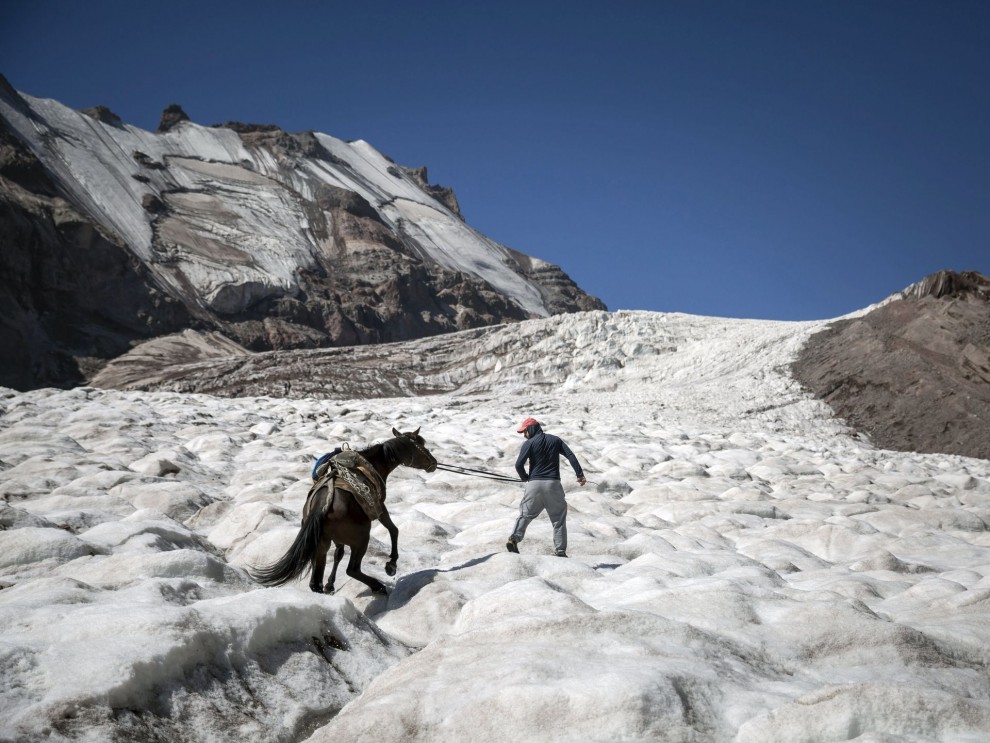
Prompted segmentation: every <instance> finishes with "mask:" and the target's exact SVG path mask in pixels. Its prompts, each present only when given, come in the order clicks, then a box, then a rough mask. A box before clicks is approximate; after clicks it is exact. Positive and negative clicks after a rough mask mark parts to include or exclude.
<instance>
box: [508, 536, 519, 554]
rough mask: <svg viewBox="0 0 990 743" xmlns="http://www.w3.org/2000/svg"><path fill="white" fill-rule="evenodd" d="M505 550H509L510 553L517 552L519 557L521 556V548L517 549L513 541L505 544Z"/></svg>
mask: <svg viewBox="0 0 990 743" xmlns="http://www.w3.org/2000/svg"><path fill="white" fill-rule="evenodd" d="M505 548H506V549H507V550H509V552H515V553H516V554H517V555H518V554H519V548H518V547H516V543H515V542H514V541H513V540H511V539H510V540H509V541H508V542H506V543H505Z"/></svg>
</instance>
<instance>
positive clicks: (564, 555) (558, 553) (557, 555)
mask: <svg viewBox="0 0 990 743" xmlns="http://www.w3.org/2000/svg"><path fill="white" fill-rule="evenodd" d="M554 555H555V556H556V557H567V553H566V552H554Z"/></svg>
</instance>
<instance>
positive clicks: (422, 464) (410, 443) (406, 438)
mask: <svg viewBox="0 0 990 743" xmlns="http://www.w3.org/2000/svg"><path fill="white" fill-rule="evenodd" d="M392 435H393V436H395V438H394V439H393V441H394V442H395V445H396V448H397V449H398V450H399V452H400V456H401V457H402V464H404V465H405V466H406V467H413V468H415V469H418V470H426V471H427V472H433V471H434V470H435V469H436V468H437V459H436V457H434V456H433V455H432V454H430V452H429V450H428V449H427V448H426V441H425V440H424V439H423V437H422V436H420V435H419V429H418V428H417V429H416V430H415V431H398V430H396V429H395V428H393V429H392Z"/></svg>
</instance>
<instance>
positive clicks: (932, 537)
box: [0, 313, 990, 742]
mask: <svg viewBox="0 0 990 743" xmlns="http://www.w3.org/2000/svg"><path fill="white" fill-rule="evenodd" d="M817 327H818V326H817V325H816V324H814V323H793V324H788V323H765V322H751V321H734V320H721V319H718V318H701V317H692V316H686V315H654V314H650V313H615V314H606V313H586V314H579V315H575V316H567V317H557V318H550V319H546V320H535V321H531V322H527V323H521V324H518V325H514V326H511V327H507V328H503V329H500V330H499V331H498V333H495V334H479V335H477V336H471V337H475V338H476V339H477V340H475V341H473V342H474V343H476V346H474V347H473V348H471V349H469V351H470V352H471V353H472V354H474V356H475V358H477V360H478V362H477V365H476V366H475V367H474V371H473V372H469V371H467V370H466V368H458V369H457V370H456V372H451V373H456V375H458V377H457V381H458V384H459V385H460V391H459V392H457V393H456V394H450V395H437V396H433V397H423V398H395V399H378V400H369V401H358V400H320V401H317V400H282V399H268V398H257V399H218V398H212V397H208V396H199V395H186V396H184V395H179V394H166V393H153V394H152V393H120V392H111V391H101V390H93V389H77V390H71V391H58V390H37V391H34V392H28V393H15V392H12V391H9V390H8V391H5V392H3V393H2V395H0V407H2V411H3V412H2V417H0V490H2V494H3V503H2V504H0V527H2V530H0V586H4V587H3V589H2V590H0V679H2V681H0V738H7V739H18V740H40V739H53V740H64V739H72V740H94V741H95V740H108V739H127V740H147V739H155V738H156V737H157V739H169V740H173V739H186V740H216V741H227V740H230V741H233V740H238V741H240V740H245V739H256V740H302V739H311V740H314V741H341V740H363V739H371V738H374V739H380V740H430V741H441V740H443V741H446V740H472V741H496V740H498V741H502V740H506V739H518V740H554V741H557V740H565V741H586V740H601V741H616V740H622V741H636V740H674V741H678V740H680V741H733V740H736V741H787V742H790V741H829V740H852V739H856V740H861V741H903V740H908V741H978V740H986V739H987V738H988V737H990V674H988V673H987V666H988V663H990V651H988V648H990V622H988V618H990V531H988V528H987V525H988V523H990V463H988V462H986V461H983V460H975V459H965V458H961V457H955V456H941V455H921V454H911V453H899V452H890V451H882V450H878V449H875V448H873V447H872V446H871V445H870V444H869V442H867V441H865V440H863V439H861V438H859V437H856V436H852V435H850V434H849V432H848V431H847V430H846V429H845V428H844V426H843V425H842V422H841V421H836V420H834V419H833V418H831V417H830V416H829V414H828V410H827V409H826V408H824V407H823V406H821V405H820V404H819V403H816V402H815V401H813V400H811V399H809V398H808V397H807V396H805V395H804V394H803V393H802V392H801V391H800V389H799V388H797V386H796V385H795V384H794V382H793V380H791V379H790V378H789V376H788V372H787V363H788V361H789V359H791V358H792V357H793V355H794V353H795V352H796V350H797V348H799V346H800V344H801V343H802V342H803V340H804V339H805V338H806V337H807V335H808V334H809V333H811V332H814V330H815V329H816V328H817ZM465 342H467V341H465ZM527 348H528V351H527V350H526V349H527ZM471 373H473V374H474V375H475V378H474V380H473V381H472V380H471V379H470V374H471ZM528 415H534V416H535V417H537V418H539V419H540V420H542V421H544V422H545V425H546V427H547V429H548V430H549V431H551V432H553V433H557V434H559V435H561V436H563V437H564V438H565V440H567V441H568V443H569V444H570V445H571V447H572V448H573V449H574V451H575V452H576V454H577V456H578V457H579V459H580V460H581V461H582V463H583V464H584V466H585V469H586V472H587V474H588V477H589V479H590V480H591V481H592V482H591V483H589V484H588V485H587V486H586V487H584V488H581V487H579V486H578V485H577V484H576V483H575V482H574V479H573V477H572V476H570V475H569V474H568V475H565V479H564V486H565V490H566V492H567V497H568V502H569V516H568V528H569V536H570V544H569V547H568V552H569V554H570V558H569V559H561V558H557V557H555V556H553V554H552V539H551V529H550V524H549V521H548V520H547V519H546V518H544V517H541V518H539V519H537V520H536V521H534V522H533V524H532V526H531V527H530V529H529V531H528V532H527V535H526V539H525V540H524V541H523V542H522V543H521V545H520V549H521V552H522V554H520V555H513V554H509V553H507V552H506V551H505V547H504V543H505V539H506V537H507V535H508V533H509V531H510V529H511V527H512V524H513V521H514V519H515V516H516V513H517V507H518V502H519V498H520V495H521V486H518V485H511V484H504V483H497V482H490V481H485V480H475V479H470V478H466V477H463V476H458V475H455V474H452V473H445V472H436V473H433V474H426V473H423V472H420V471H413V470H408V469H404V468H400V469H399V470H397V471H396V472H395V473H393V475H392V476H391V477H390V478H389V482H388V503H389V508H390V511H391V513H392V516H393V519H394V520H395V522H396V524H397V525H398V527H399V529H400V560H399V573H398V575H397V576H396V577H395V578H393V579H388V578H387V577H386V576H385V573H384V570H383V563H384V561H385V559H386V556H387V552H388V537H387V534H386V532H385V530H384V528H382V527H381V526H380V525H375V527H374V528H373V530H372V544H371V547H370V549H369V554H368V556H367V557H366V559H365V569H366V570H367V571H368V572H370V573H371V574H373V575H374V576H375V577H377V578H379V579H382V580H384V581H385V582H386V583H387V584H388V586H389V588H390V594H389V596H388V597H387V598H382V597H377V596H372V595H371V594H370V593H369V592H368V591H367V589H366V588H365V586H364V585H363V584H360V583H357V582H355V581H353V580H351V579H349V578H347V577H346V576H344V575H343V574H342V573H341V575H339V576H338V579H337V588H338V591H337V594H336V595H334V596H321V595H316V594H313V593H310V592H309V591H308V589H307V587H306V579H305V578H303V579H301V580H300V581H299V582H298V583H295V584H291V585H289V586H286V587H284V588H280V589H259V588H257V587H256V586H255V585H254V584H253V583H252V582H251V580H250V578H249V576H248V575H247V573H246V572H245V566H248V565H252V564H258V563H261V562H268V561H271V560H272V559H274V558H275V557H277V556H279V555H280V554H281V553H282V551H284V550H285V549H286V548H287V547H288V545H289V543H290V542H291V541H292V539H293V537H294V536H295V533H296V530H297V525H298V519H299V511H300V509H301V507H302V503H303V500H304V498H305V495H306V491H307V481H308V478H309V473H310V467H311V465H312V462H313V460H314V458H315V457H316V456H318V455H319V454H321V453H323V452H324V451H327V450H329V449H330V448H332V447H333V446H334V445H336V444H338V443H340V442H341V441H349V442H350V443H351V444H352V446H362V445H366V444H369V443H371V442H372V441H373V440H380V439H382V438H384V437H387V436H388V435H389V432H390V431H391V428H392V426H396V427H398V428H400V429H402V430H406V429H409V428H415V427H420V426H421V427H422V433H423V434H424V435H425V436H426V439H427V442H428V445H429V446H430V448H431V450H432V451H433V452H434V453H435V454H436V456H437V457H438V459H440V461H443V462H450V463H455V464H459V465H463V466H467V467H473V468H483V469H490V470H495V471H498V472H502V473H507V474H511V473H512V471H513V468H512V466H513V463H514V460H515V456H516V453H517V452H518V448H519V445H520V443H521V440H520V437H519V436H518V434H516V433H515V432H514V430H515V427H516V426H517V425H518V421H519V420H521V419H522V418H524V417H526V416H528ZM565 471H566V466H565Z"/></svg>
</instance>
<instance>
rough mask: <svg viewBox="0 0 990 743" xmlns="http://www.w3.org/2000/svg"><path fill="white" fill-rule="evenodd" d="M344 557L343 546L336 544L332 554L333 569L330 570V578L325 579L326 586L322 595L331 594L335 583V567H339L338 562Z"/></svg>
mask: <svg viewBox="0 0 990 743" xmlns="http://www.w3.org/2000/svg"><path fill="white" fill-rule="evenodd" d="M343 557H344V545H342V544H338V545H337V549H335V550H334V552H333V567H332V568H330V578H329V579H327V585H326V586H325V587H324V589H323V593H331V594H332V593H333V592H334V587H333V584H334V583H336V582H337V566H338V565H340V560H341V559H342V558H343Z"/></svg>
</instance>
